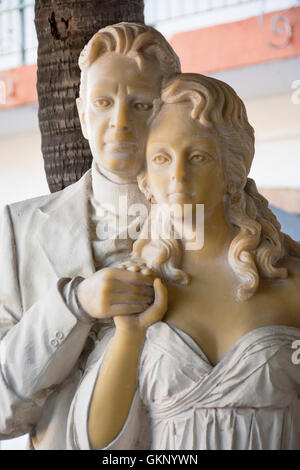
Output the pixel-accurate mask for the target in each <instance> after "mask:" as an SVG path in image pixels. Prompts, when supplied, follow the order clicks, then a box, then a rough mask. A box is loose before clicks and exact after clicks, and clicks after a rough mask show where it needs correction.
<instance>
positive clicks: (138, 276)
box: [107, 268, 154, 286]
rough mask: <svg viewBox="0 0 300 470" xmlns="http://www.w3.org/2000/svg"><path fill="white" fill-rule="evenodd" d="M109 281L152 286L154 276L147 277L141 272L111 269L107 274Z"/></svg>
mask: <svg viewBox="0 0 300 470" xmlns="http://www.w3.org/2000/svg"><path fill="white" fill-rule="evenodd" d="M107 280H119V281H122V282H125V283H128V284H136V285H148V286H152V284H153V280H154V275H152V274H151V275H145V274H142V273H141V272H133V271H128V270H125V269H118V268H110V269H109V271H108V274H107Z"/></svg>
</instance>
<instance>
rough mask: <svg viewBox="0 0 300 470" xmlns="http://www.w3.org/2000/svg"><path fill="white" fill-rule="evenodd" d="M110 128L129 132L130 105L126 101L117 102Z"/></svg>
mask: <svg viewBox="0 0 300 470" xmlns="http://www.w3.org/2000/svg"><path fill="white" fill-rule="evenodd" d="M110 127H112V128H115V129H122V130H129V127H130V124H129V113H128V105H127V103H126V101H125V100H121V99H120V100H117V101H116V102H115V108H114V111H113V114H112V117H111V120H110Z"/></svg>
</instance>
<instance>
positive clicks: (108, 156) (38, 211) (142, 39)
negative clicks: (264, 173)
mask: <svg viewBox="0 0 300 470" xmlns="http://www.w3.org/2000/svg"><path fill="white" fill-rule="evenodd" d="M79 65H80V68H81V71H82V79H81V87H80V97H79V98H78V100H77V105H78V111H79V116H80V120H81V125H82V131H83V134H84V136H85V137H86V138H87V139H88V140H89V144H90V147H91V151H92V154H93V167H92V170H90V171H88V172H87V173H86V174H85V175H84V176H83V177H82V178H81V180H80V181H78V182H77V183H75V184H73V185H71V186H69V187H68V188H66V189H65V190H63V191H59V192H57V193H54V194H51V195H47V196H44V197H39V198H36V199H32V200H29V201H24V202H20V203H17V204H13V205H10V206H6V207H5V208H4V211H3V214H2V216H1V222H0V227H1V228H0V230H1V245H0V260H1V261H0V262H1V273H2V276H1V285H0V338H1V362H0V365H1V369H0V370H1V374H0V396H1V405H0V439H7V438H12V437H16V436H18V435H21V434H25V433H29V435H30V443H29V447H30V448H33V449H65V448H66V437H65V434H66V425H67V416H68V412H69V406H70V402H71V399H72V396H73V395H74V392H75V390H76V387H77V384H78V381H79V380H80V377H81V374H82V368H83V365H84V362H85V358H86V355H87V351H88V349H89V347H90V345H91V344H92V339H91V338H93V335H94V333H93V330H94V328H96V329H99V328H101V324H103V323H105V322H106V321H108V320H109V319H110V318H112V317H113V316H114V315H115V314H116V312H118V313H120V312H121V313H122V311H123V310H122V309H125V311H129V310H130V309H131V308H132V305H133V308H135V309H136V311H137V312H139V311H142V309H143V308H144V305H145V295H144V293H143V291H146V293H147V303H152V301H153V289H152V287H149V285H152V282H153V279H152V278H147V276H143V275H142V274H141V273H135V272H130V271H128V272H122V273H121V277H120V276H119V275H118V271H116V270H113V268H108V267H107V266H108V265H110V264H112V263H113V262H116V261H118V260H119V259H122V258H123V257H124V256H127V255H128V254H129V253H130V251H131V247H132V243H133V240H130V239H122V238H121V239H118V240H115V239H114V238H112V237H110V238H108V239H103V237H102V238H101V236H100V238H99V236H98V234H99V232H101V227H102V225H103V226H107V225H108V226H109V224H110V219H111V216H113V217H117V218H118V217H119V215H120V214H118V199H119V196H120V195H121V196H126V197H127V198H128V203H129V204H130V203H132V202H135V203H136V202H141V203H143V204H144V205H146V207H147V200H146V199H145V197H144V195H143V194H142V193H141V192H140V191H139V189H138V186H137V182H136V176H137V174H138V173H139V172H140V171H141V169H142V168H143V165H144V148H145V140H146V134H147V121H148V119H149V116H150V115H151V113H152V109H153V106H154V105H155V100H156V99H157V98H159V96H160V89H161V85H162V82H163V81H165V80H167V79H168V78H169V77H170V76H171V75H172V74H173V73H176V72H179V71H180V64H179V60H178V58H177V56H176V54H175V53H174V51H173V50H172V49H171V47H170V46H169V44H168V43H167V41H166V40H165V39H164V38H163V36H162V35H161V34H160V33H158V32H157V31H155V30H154V29H153V28H151V27H148V26H144V25H140V24H134V23H120V24H117V25H113V26H108V27H106V28H103V29H102V30H100V31H99V32H98V33H97V34H95V35H94V36H93V37H92V39H91V40H90V42H89V43H88V44H87V46H86V47H85V49H84V50H83V52H82V53H81V56H80V60H79ZM107 204H108V205H110V207H113V210H115V211H114V212H115V213H114V214H109V213H107V211H105V210H103V207H105V206H106V205H107ZM121 215H122V214H121ZM133 219H136V217H135V218H134V217H131V219H130V221H131V222H134V220H133ZM125 229H126V227H125ZM136 283H139V284H140V289H136ZM80 285H81V290H80V295H81V300H82V303H84V306H85V308H83V307H82V304H81V302H79V301H78V296H77V290H78V287H79V286H80ZM124 296H126V298H127V299H129V298H130V299H131V302H130V303H129V304H127V305H124V306H122V303H121V304H120V302H121V301H122V299H124ZM99 305H101V309H100V310H99ZM96 319H97V322H95V320H96Z"/></svg>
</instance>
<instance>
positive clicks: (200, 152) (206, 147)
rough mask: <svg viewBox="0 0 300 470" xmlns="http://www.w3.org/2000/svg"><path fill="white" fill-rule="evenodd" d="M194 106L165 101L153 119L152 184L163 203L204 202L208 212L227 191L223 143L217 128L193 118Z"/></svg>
mask: <svg viewBox="0 0 300 470" xmlns="http://www.w3.org/2000/svg"><path fill="white" fill-rule="evenodd" d="M191 109H192V105H191V104H190V103H178V104H165V105H164V106H163V108H162V110H161V112H160V113H159V115H158V116H157V118H156V119H155V121H154V122H153V124H152V127H151V130H150V134H149V138H148V142H147V148H146V156H147V179H148V186H149V190H150V192H151V194H153V196H154V197H155V200H156V202H157V203H159V204H167V205H168V206H170V205H173V204H175V203H177V204H179V205H181V206H183V205H184V204H193V205H194V204H204V205H205V207H204V210H205V213H206V214H207V213H208V212H211V211H212V210H213V209H214V208H215V207H216V206H217V205H219V204H220V202H223V196H224V194H225V192H226V182H225V178H224V173H223V167H222V162H221V153H222V146H221V142H220V139H218V137H217V134H216V133H215V132H214V131H213V130H208V129H207V128H205V127H204V126H202V125H201V124H200V123H199V122H198V121H195V120H193V119H192V118H191ZM223 151H225V148H223Z"/></svg>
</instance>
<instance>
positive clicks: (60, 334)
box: [55, 331, 65, 339]
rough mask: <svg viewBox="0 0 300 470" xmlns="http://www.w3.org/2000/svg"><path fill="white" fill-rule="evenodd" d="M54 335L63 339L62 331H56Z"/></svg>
mask: <svg viewBox="0 0 300 470" xmlns="http://www.w3.org/2000/svg"><path fill="white" fill-rule="evenodd" d="M55 336H56V338H57V339H64V337H65V335H64V334H63V332H62V331H57V332H56V333H55Z"/></svg>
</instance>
